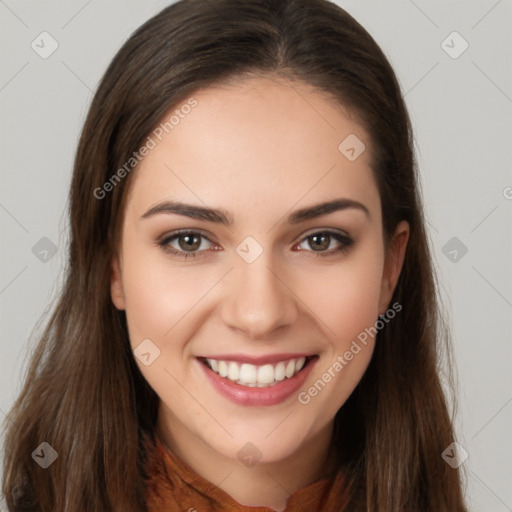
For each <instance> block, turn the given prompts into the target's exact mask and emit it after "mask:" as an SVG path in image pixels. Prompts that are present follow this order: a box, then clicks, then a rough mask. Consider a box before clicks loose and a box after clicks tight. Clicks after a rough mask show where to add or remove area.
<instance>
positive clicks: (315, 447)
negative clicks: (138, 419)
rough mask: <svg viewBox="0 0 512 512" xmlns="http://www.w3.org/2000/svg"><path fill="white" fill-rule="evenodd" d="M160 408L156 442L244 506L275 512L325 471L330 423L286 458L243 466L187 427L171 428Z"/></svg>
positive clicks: (329, 460) (329, 462) (329, 469)
mask: <svg viewBox="0 0 512 512" xmlns="http://www.w3.org/2000/svg"><path fill="white" fill-rule="evenodd" d="M172 423H173V424H172V425H171V422H170V421H169V420H167V419H166V417H165V414H162V406H161V407H160V411H159V415H158V422H157V427H156V434H157V435H158V437H159V439H160V440H161V442H162V443H163V444H164V445H166V446H167V447H168V448H169V449H170V450H171V451H172V452H173V453H174V454H176V455H177V456H178V457H179V458H180V459H181V460H183V461H184V462H185V463H186V464H187V465H188V466H189V467H190V468H192V469H193V470H194V471H195V472H196V473H197V474H199V475H200V476H201V477H203V478H204V479H206V480H208V481H209V482H211V483H213V484H215V485H216V486H217V487H219V488H220V489H222V490H223V491H224V492H226V493H227V494H229V495H230V496H231V497H232V498H233V499H234V500H235V501H237V502H238V503H240V504H241V505H245V506H266V507H270V508H272V509H273V510H275V511H277V512H280V511H282V510H284V509H285V507H286V502H287V501H288V498H289V497H290V495H291V494H292V493H294V492H295V491H297V490H298V489H300V488H302V487H304V486H306V485H309V484H311V483H313V482H315V481H316V480H318V479H320V478H323V477H326V476H330V475H331V474H332V473H333V472H334V470H335V461H334V460H333V457H332V453H331V452H330V445H331V439H332V432H333V423H330V424H329V425H328V426H327V427H325V428H324V429H323V430H322V431H321V432H319V433H318V434H316V435H315V436H314V437H313V438H311V439H308V440H307V441H306V442H305V443H304V444H302V445H301V446H300V447H298V448H297V450H296V451H295V452H294V453H292V454H291V455H290V456H288V457H287V458H286V459H283V460H279V461H272V462H268V463H260V462H258V463H257V464H255V465H253V466H250V467H247V466H246V465H244V464H243V463H241V462H240V461H239V460H238V459H233V458H230V457H226V456H224V455H223V454H221V453H219V452H217V451H216V450H214V449H213V448H212V447H211V446H209V445H208V444H206V443H205V442H204V441H203V440H202V439H201V438H199V437H198V436H196V435H194V434H193V433H191V432H190V431H189V430H187V429H176V428H175V426H174V425H175V424H176V423H175V422H172Z"/></svg>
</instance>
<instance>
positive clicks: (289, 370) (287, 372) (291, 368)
mask: <svg viewBox="0 0 512 512" xmlns="http://www.w3.org/2000/svg"><path fill="white" fill-rule="evenodd" d="M294 373H295V361H294V360H293V359H292V360H291V361H289V362H288V364H287V365H286V370H285V372H284V374H285V375H286V377H288V378H290V377H293V374H294Z"/></svg>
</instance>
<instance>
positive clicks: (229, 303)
mask: <svg viewBox="0 0 512 512" xmlns="http://www.w3.org/2000/svg"><path fill="white" fill-rule="evenodd" d="M270 263H271V262H270V259H269V258H266V257H265V251H264V252H263V254H262V255H261V256H260V257H259V258H258V259H257V260H256V261H255V262H253V263H250V264H249V263H246V262H245V261H243V260H242V259H240V260H239V261H237V262H236V264H235V269H234V271H233V272H231V273H230V274H231V275H230V276H229V284H228V286H227V287H226V296H225V297H224V300H223V303H222V309H221V311H222V313H221V316H222V320H223V322H224V323H225V325H227V326H229V327H230V328H232V329H234V330H236V331H239V332H240V333H242V334H243V335H244V336H246V337H248V338H251V339H270V338H271V337H272V336H275V331H276V330H277V329H279V328H284V327H285V326H290V325H292V324H293V323H294V322H295V321H296V319H297V317H298V307H297V300H298V299H297V298H296V296H295V295H294V293H293V291H292V288H293V287H292V286H290V284H288V283H287V282H286V281H287V280H286V278H285V276H284V275H280V273H279V272H278V271H276V270H275V269H273V268H272V266H271V265H270Z"/></svg>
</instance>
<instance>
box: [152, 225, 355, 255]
mask: <svg viewBox="0 0 512 512" xmlns="http://www.w3.org/2000/svg"><path fill="white" fill-rule="evenodd" d="M185 235H199V237H200V238H202V239H206V240H208V241H209V242H210V243H212V242H211V240H210V239H209V238H208V237H206V236H205V235H203V234H201V233H199V232H197V231H186V230H183V231H177V232H175V233H172V234H171V235H169V236H165V237H164V238H162V239H161V240H160V241H159V242H158V245H159V246H160V247H161V248H162V250H164V251H165V252H168V253H170V254H172V255H173V256H177V257H179V258H182V259H184V260H185V259H187V258H188V257H189V256H190V257H192V258H197V257H198V255H199V254H200V253H203V252H205V251H204V250H202V251H196V252H186V251H181V250H177V249H175V248H174V247H171V246H170V245H169V244H170V242H171V241H173V240H174V239H178V238H180V237H182V236H185ZM319 235H327V236H329V237H331V238H334V239H336V240H337V241H338V242H340V243H341V245H340V246H339V247H337V248H336V249H331V250H330V251H323V252H317V251H307V252H313V253H314V254H315V256H319V257H322V258H325V257H331V256H335V255H336V254H343V253H345V252H346V251H348V249H349V248H350V247H351V246H352V245H354V240H353V239H352V238H350V237H349V236H347V235H342V234H341V233H338V232H336V231H329V230H322V231H315V232H314V233H311V234H309V235H307V236H305V237H304V238H302V239H301V240H300V242H299V245H300V244H302V243H303V242H304V241H306V240H307V239H308V238H311V237H313V236H319ZM296 245H297V244H296ZM329 245H330V244H329ZM199 257H201V256H199Z"/></svg>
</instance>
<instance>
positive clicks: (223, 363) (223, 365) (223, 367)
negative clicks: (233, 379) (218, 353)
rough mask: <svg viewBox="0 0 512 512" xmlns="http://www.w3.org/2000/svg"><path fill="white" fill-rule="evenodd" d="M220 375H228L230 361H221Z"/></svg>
mask: <svg viewBox="0 0 512 512" xmlns="http://www.w3.org/2000/svg"><path fill="white" fill-rule="evenodd" d="M219 375H220V376H221V377H227V376H228V363H226V361H219Z"/></svg>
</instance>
